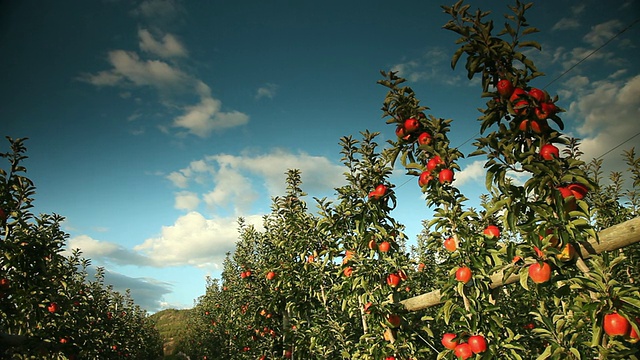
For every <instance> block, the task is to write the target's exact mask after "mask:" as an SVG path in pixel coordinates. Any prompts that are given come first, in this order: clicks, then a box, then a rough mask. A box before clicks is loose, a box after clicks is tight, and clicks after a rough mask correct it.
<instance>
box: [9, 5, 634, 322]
mask: <svg viewBox="0 0 640 360" xmlns="http://www.w3.org/2000/svg"><path fill="white" fill-rule="evenodd" d="M486 3H487V2H481V3H478V4H480V5H481V6H485V4H486ZM491 3H492V6H493V10H494V14H495V19H496V24H497V26H499V24H501V23H502V22H503V20H502V14H504V13H506V12H507V9H506V7H504V4H505V2H498V1H495V2H491ZM438 4H439V3H438V2H431V1H403V2H400V3H395V4H393V5H392V4H390V3H389V2H388V1H378V0H370V1H366V2H365V1H349V2H345V1H321V2H311V1H270V2H263V1H236V2H231V1H224V2H223V1H207V2H186V1H184V2H181V1H178V0H143V1H140V0H139V1H123V0H104V1H80V0H73V1H63V2H42V1H33V0H24V1H10V0H7V1H0V53H1V54H2V56H1V57H0V69H1V70H0V71H1V72H2V81H1V82H0V99H2V103H1V106H0V119H1V121H0V133H1V134H2V135H3V136H5V135H8V136H11V137H14V138H18V137H28V138H29V140H28V142H27V147H28V155H29V160H28V161H27V163H26V165H27V167H28V169H29V172H28V175H29V176H30V177H31V178H32V179H33V180H34V181H35V183H36V186H37V188H38V192H37V195H36V203H35V204H36V212H43V213H44V212H46V213H50V212H55V213H58V214H61V215H63V216H65V217H66V221H65V223H64V229H65V230H66V231H67V232H68V233H69V234H70V239H69V247H71V248H80V249H82V251H83V252H84V254H85V256H86V257H88V258H91V259H92V261H93V264H94V265H97V266H104V267H105V268H106V269H107V270H108V277H107V280H108V281H109V282H111V283H113V284H114V285H115V286H116V288H117V289H121V290H123V289H125V288H131V289H132V293H133V296H134V298H135V300H136V301H137V302H138V303H139V304H141V305H142V306H143V307H145V308H146V309H148V310H149V311H157V310H159V309H162V308H172V307H173V308H176V307H177V308H183V307H190V306H192V305H193V301H194V300H195V299H196V298H197V297H198V296H200V295H202V294H203V293H204V289H205V276H207V275H211V276H213V277H219V274H220V264H221V260H222V259H223V257H224V254H225V253H226V252H227V251H231V250H232V249H233V246H234V241H235V240H236V238H237V233H236V219H237V217H238V216H242V217H245V218H246V219H247V220H248V221H249V222H251V223H255V224H259V223H260V217H261V215H263V214H265V213H266V212H268V211H269V205H270V198H271V197H272V196H275V195H279V194H282V192H283V191H284V186H283V183H284V172H285V171H286V170H287V168H299V169H301V170H302V174H303V182H304V186H303V187H304V189H305V191H307V193H309V195H310V196H309V198H308V199H307V200H308V203H309V206H310V208H314V207H315V205H314V203H313V200H312V197H313V196H315V197H323V196H327V197H331V196H333V190H332V189H333V188H334V187H336V186H339V185H341V184H342V175H341V174H342V172H343V171H344V169H343V168H342V166H341V165H340V163H339V158H340V156H339V151H340V148H339V146H338V141H339V138H340V137H341V136H344V135H354V136H355V137H358V132H359V131H362V130H365V129H369V130H371V131H381V132H383V135H382V136H381V137H380V143H383V142H384V140H385V139H387V138H389V137H390V136H394V135H393V128H392V127H391V126H388V125H385V124H384V121H383V120H382V119H381V115H382V114H381V111H380V107H381V105H382V100H383V98H384V95H385V93H386V91H385V88H383V87H382V86H380V85H377V84H376V81H377V80H379V79H380V75H379V71H380V70H397V71H400V74H401V75H402V76H404V77H406V78H408V79H409V85H410V86H412V87H413V88H414V90H415V91H416V92H417V94H418V97H419V98H420V99H421V101H422V103H423V104H424V105H427V106H429V107H430V108H431V109H432V110H431V113H432V114H433V115H435V116H437V117H444V118H451V119H454V122H453V124H452V132H451V137H452V143H453V145H460V144H463V143H464V142H465V141H466V140H467V139H469V138H470V137H471V136H473V135H474V134H476V131H477V129H478V127H477V125H478V124H477V122H476V121H475V119H476V118H477V117H478V113H477V110H476V108H477V107H481V106H482V104H483V100H482V99H481V98H480V96H479V94H480V92H479V84H478V82H477V81H473V82H469V81H468V80H467V78H466V73H465V72H464V71H463V69H459V70H456V71H453V70H451V68H450V66H449V62H450V57H451V55H452V54H453V52H454V51H455V49H456V47H455V44H454V43H453V42H454V40H455V38H456V37H455V35H454V34H453V33H449V32H447V31H445V30H442V25H443V24H444V23H445V22H446V21H447V20H448V18H447V16H446V15H445V14H444V13H442V11H441V9H440V7H439V5H438ZM639 15H640V1H638V0H635V1H615V2H609V3H607V4H605V2H603V1H591V0H587V1H582V2H575V1H565V0H558V1H554V2H540V4H536V5H534V7H533V8H532V9H531V11H530V13H529V16H528V17H527V19H528V20H529V22H530V23H531V24H532V25H534V26H536V27H538V28H540V29H541V32H540V33H538V34H536V35H534V36H533V37H532V39H535V40H537V41H539V42H540V43H541V44H542V48H543V51H542V52H541V53H538V52H531V53H530V54H529V55H530V57H531V58H532V59H533V60H534V61H535V62H536V64H537V66H538V67H539V69H540V70H542V71H543V72H545V73H546V74H547V76H545V77H543V78H539V79H536V80H535V82H534V83H533V84H532V85H534V86H538V87H544V86H546V85H547V84H549V83H550V82H551V80H552V79H555V78H556V77H557V76H559V75H560V74H562V73H563V72H564V71H566V70H567V69H569V68H571V67H572V66H573V65H575V64H576V63H577V62H579V61H580V60H582V59H584V58H585V57H587V55H589V54H590V53H592V52H593V50H595V49H597V48H598V47H600V46H601V45H603V44H604V43H605V42H606V41H607V40H609V39H611V38H612V37H614V35H616V34H617V33H618V32H619V31H621V30H622V29H624V28H626V27H628V26H629V25H631V24H634V21H637V18H638V16H639ZM638 38H640V24H638V23H635V25H634V26H632V27H631V28H629V29H628V30H627V31H625V32H624V33H622V34H621V35H619V36H618V37H616V38H615V39H614V40H613V41H611V42H610V43H609V44H607V45H606V46H604V47H603V48H602V49H601V50H599V51H597V52H596V53H593V54H592V55H590V56H589V57H588V58H587V59H586V60H584V61H583V62H582V63H580V64H579V65H578V66H576V67H575V68H573V69H572V70H570V71H569V72H568V73H567V74H566V75H564V76H562V77H561V78H560V79H559V80H557V81H555V82H553V83H551V84H550V85H549V86H548V87H547V88H546V89H547V90H548V91H549V92H550V93H551V94H558V95H559V97H560V102H559V104H560V106H561V107H563V108H565V109H567V110H568V111H567V113H565V114H563V119H564V120H565V122H566V132H567V133H568V134H570V135H573V136H576V137H579V138H581V139H583V146H582V150H583V151H584V152H585V156H584V157H585V159H590V158H593V157H597V156H600V155H602V154H603V153H605V152H606V151H608V150H609V149H611V148H613V147H614V146H616V145H618V144H619V143H620V142H622V141H624V140H627V139H628V138H630V137H631V136H632V135H634V134H637V133H638V132H640V121H639V120H638V119H639V115H640V114H639V109H640V67H639V65H638V60H637V59H638V58H639V56H640V48H639V46H640V44H639V42H638V40H637V39H638ZM638 145H640V137H635V138H634V139H632V140H631V141H629V142H627V143H626V144H624V145H623V146H622V147H621V148H619V149H617V150H616V151H613V152H612V153H611V154H609V155H607V156H606V157H605V160H606V162H607V167H608V168H610V169H615V170H619V171H624V169H625V167H624V165H623V164H622V163H621V161H620V156H618V154H620V153H621V150H622V149H628V148H630V147H631V146H636V147H637V148H638ZM3 148H4V149H6V143H5V144H4V145H3ZM461 150H462V151H463V152H464V153H469V152H471V151H472V150H473V147H472V145H471V142H469V143H466V144H464V145H463V146H462V147H461ZM3 151H4V150H3ZM461 166H462V168H463V171H462V172H461V173H458V174H456V185H457V186H459V187H460V188H461V189H462V191H463V192H464V193H465V194H466V195H467V196H468V197H469V198H471V199H477V197H478V195H479V194H480V193H482V190H483V188H484V185H483V184H484V175H483V169H482V163H481V159H478V158H468V159H464V160H463V161H462V162H461ZM393 181H394V182H395V183H396V184H398V185H402V184H404V185H402V186H400V187H399V188H398V196H399V206H398V208H397V209H396V210H395V211H394V213H393V215H394V216H395V217H396V218H397V219H398V220H399V221H401V222H402V223H404V224H405V225H406V226H407V233H408V234H409V236H410V237H413V236H415V234H416V233H417V232H419V230H420V226H421V225H420V221H421V220H422V219H428V217H429V216H430V213H431V212H430V211H429V210H428V209H427V208H426V207H425V206H424V201H423V200H422V199H421V197H420V196H421V194H420V191H419V189H418V187H417V184H416V181H417V180H416V179H410V181H409V182H407V183H406V184H405V182H406V181H407V177H405V176H403V175H402V174H401V172H398V175H397V176H396V177H394V178H393ZM470 205H473V204H472V203H470Z"/></svg>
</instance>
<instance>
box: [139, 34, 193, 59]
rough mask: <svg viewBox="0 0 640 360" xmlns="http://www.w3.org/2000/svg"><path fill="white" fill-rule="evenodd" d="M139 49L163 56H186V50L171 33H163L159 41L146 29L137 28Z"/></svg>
mask: <svg viewBox="0 0 640 360" xmlns="http://www.w3.org/2000/svg"><path fill="white" fill-rule="evenodd" d="M138 37H139V38H140V43H139V46H140V50H142V51H146V52H150V53H152V54H155V55H158V56H160V57H163V58H171V57H183V56H187V50H186V49H185V48H184V46H182V44H181V43H180V41H178V39H176V37H175V36H174V35H172V34H165V35H164V36H162V39H160V40H159V41H158V40H156V38H155V37H154V36H153V35H152V34H151V32H149V30H147V29H140V30H138Z"/></svg>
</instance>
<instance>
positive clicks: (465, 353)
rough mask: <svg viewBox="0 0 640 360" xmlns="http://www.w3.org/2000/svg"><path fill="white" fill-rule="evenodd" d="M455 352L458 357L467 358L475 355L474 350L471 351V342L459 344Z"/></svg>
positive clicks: (463, 359) (464, 359)
mask: <svg viewBox="0 0 640 360" xmlns="http://www.w3.org/2000/svg"><path fill="white" fill-rule="evenodd" d="M453 353H454V354H455V355H456V357H457V358H458V359H462V360H467V359H468V358H470V357H472V356H473V351H471V346H469V344H467V343H464V344H459V345H458V346H456V348H455V350H454V351H453Z"/></svg>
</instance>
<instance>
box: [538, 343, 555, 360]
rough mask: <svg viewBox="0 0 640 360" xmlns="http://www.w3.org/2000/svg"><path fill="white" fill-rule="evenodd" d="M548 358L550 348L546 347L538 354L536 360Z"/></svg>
mask: <svg viewBox="0 0 640 360" xmlns="http://www.w3.org/2000/svg"><path fill="white" fill-rule="evenodd" d="M550 356H551V346H547V348H546V349H544V352H543V353H542V354H540V356H538V357H537V358H536V360H544V359H548V358H549V357H550Z"/></svg>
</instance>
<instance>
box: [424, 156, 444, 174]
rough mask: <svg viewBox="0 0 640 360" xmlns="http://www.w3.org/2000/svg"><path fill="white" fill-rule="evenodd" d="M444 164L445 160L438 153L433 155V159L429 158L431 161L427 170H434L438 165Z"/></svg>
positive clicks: (428, 162)
mask: <svg viewBox="0 0 640 360" xmlns="http://www.w3.org/2000/svg"><path fill="white" fill-rule="evenodd" d="M443 164H444V161H442V159H441V158H440V156H438V155H436V156H434V157H432V158H431V159H429V161H427V170H429V171H433V170H435V169H436V168H437V167H438V166H440V165H443Z"/></svg>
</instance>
